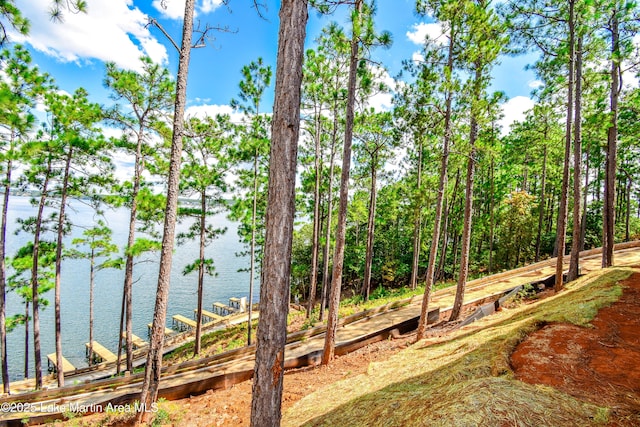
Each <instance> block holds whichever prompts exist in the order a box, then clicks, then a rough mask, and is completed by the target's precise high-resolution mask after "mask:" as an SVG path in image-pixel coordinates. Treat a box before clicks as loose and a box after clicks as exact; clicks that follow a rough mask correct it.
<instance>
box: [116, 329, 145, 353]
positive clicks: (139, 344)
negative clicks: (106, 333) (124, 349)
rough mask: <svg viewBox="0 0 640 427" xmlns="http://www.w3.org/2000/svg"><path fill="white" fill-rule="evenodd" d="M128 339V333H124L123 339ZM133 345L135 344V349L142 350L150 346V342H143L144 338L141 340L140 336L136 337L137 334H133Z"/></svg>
mask: <svg viewBox="0 0 640 427" xmlns="http://www.w3.org/2000/svg"><path fill="white" fill-rule="evenodd" d="M126 338H127V333H126V332H124V331H123V332H122V339H123V340H126ZM131 343H132V344H133V347H134V348H136V349H137V348H142V347H144V346H145V345H149V343H148V342H146V341H145V340H143V339H142V338H140V337H139V336H137V335H135V334H131Z"/></svg>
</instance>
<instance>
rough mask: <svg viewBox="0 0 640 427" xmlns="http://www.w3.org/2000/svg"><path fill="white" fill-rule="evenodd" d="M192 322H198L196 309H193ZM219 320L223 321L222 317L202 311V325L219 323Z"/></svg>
mask: <svg viewBox="0 0 640 427" xmlns="http://www.w3.org/2000/svg"><path fill="white" fill-rule="evenodd" d="M193 320H195V321H196V322H197V321H198V309H197V308H194V309H193ZM221 320H224V317H223V316H220V315H218V314H215V313H212V312H210V311H207V310H202V323H211V322H219V321H221Z"/></svg>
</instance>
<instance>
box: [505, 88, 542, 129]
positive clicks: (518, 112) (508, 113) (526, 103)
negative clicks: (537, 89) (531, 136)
mask: <svg viewBox="0 0 640 427" xmlns="http://www.w3.org/2000/svg"><path fill="white" fill-rule="evenodd" d="M534 105H535V102H534V101H533V100H532V99H531V98H527V97H526V96H516V97H513V98H511V99H510V100H508V101H507V102H505V103H504V104H502V114H503V117H502V119H501V120H500V122H499V124H500V125H501V126H502V135H506V134H508V133H509V128H510V127H511V124H513V123H514V122H516V121H523V120H524V118H525V115H526V112H527V111H528V110H530V109H531V108H533V106H534Z"/></svg>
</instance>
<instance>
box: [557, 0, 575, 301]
mask: <svg viewBox="0 0 640 427" xmlns="http://www.w3.org/2000/svg"><path fill="white" fill-rule="evenodd" d="M575 1H576V0H569V76H568V88H567V89H568V95H567V122H566V130H565V146H564V163H563V168H562V187H561V188H560V209H559V212H558V226H557V229H556V247H557V250H558V256H557V258H556V281H555V285H554V290H555V291H556V292H559V291H560V290H561V289H562V287H563V281H564V278H563V277H562V273H563V269H564V253H565V242H566V232H567V208H568V206H567V204H568V193H569V163H570V156H571V126H572V125H573V89H574V83H575V80H574V77H575V76H574V68H575V57H574V55H575V11H574V7H575Z"/></svg>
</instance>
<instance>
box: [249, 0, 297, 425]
mask: <svg viewBox="0 0 640 427" xmlns="http://www.w3.org/2000/svg"><path fill="white" fill-rule="evenodd" d="M307 19H308V11H307V1H306V0H282V2H281V5H280V32H279V35H278V61H277V67H276V87H275V102H274V108H273V122H272V123H273V124H272V131H271V132H272V135H271V140H272V144H271V153H270V159H269V187H268V203H267V212H266V235H265V248H264V266H263V270H262V279H263V281H262V284H261V286H260V324H259V326H258V335H257V347H256V363H255V370H254V377H253V397H252V401H251V425H252V426H253V427H258V426H265V427H272V426H277V425H280V419H281V402H282V384H283V376H284V372H283V371H284V346H285V342H286V338H287V313H288V307H289V294H290V288H289V285H290V277H291V245H292V240H293V218H294V215H295V179H296V157H297V153H298V136H299V128H300V98H301V89H300V87H301V84H302V61H303V54H304V39H305V35H306V23H307Z"/></svg>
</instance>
